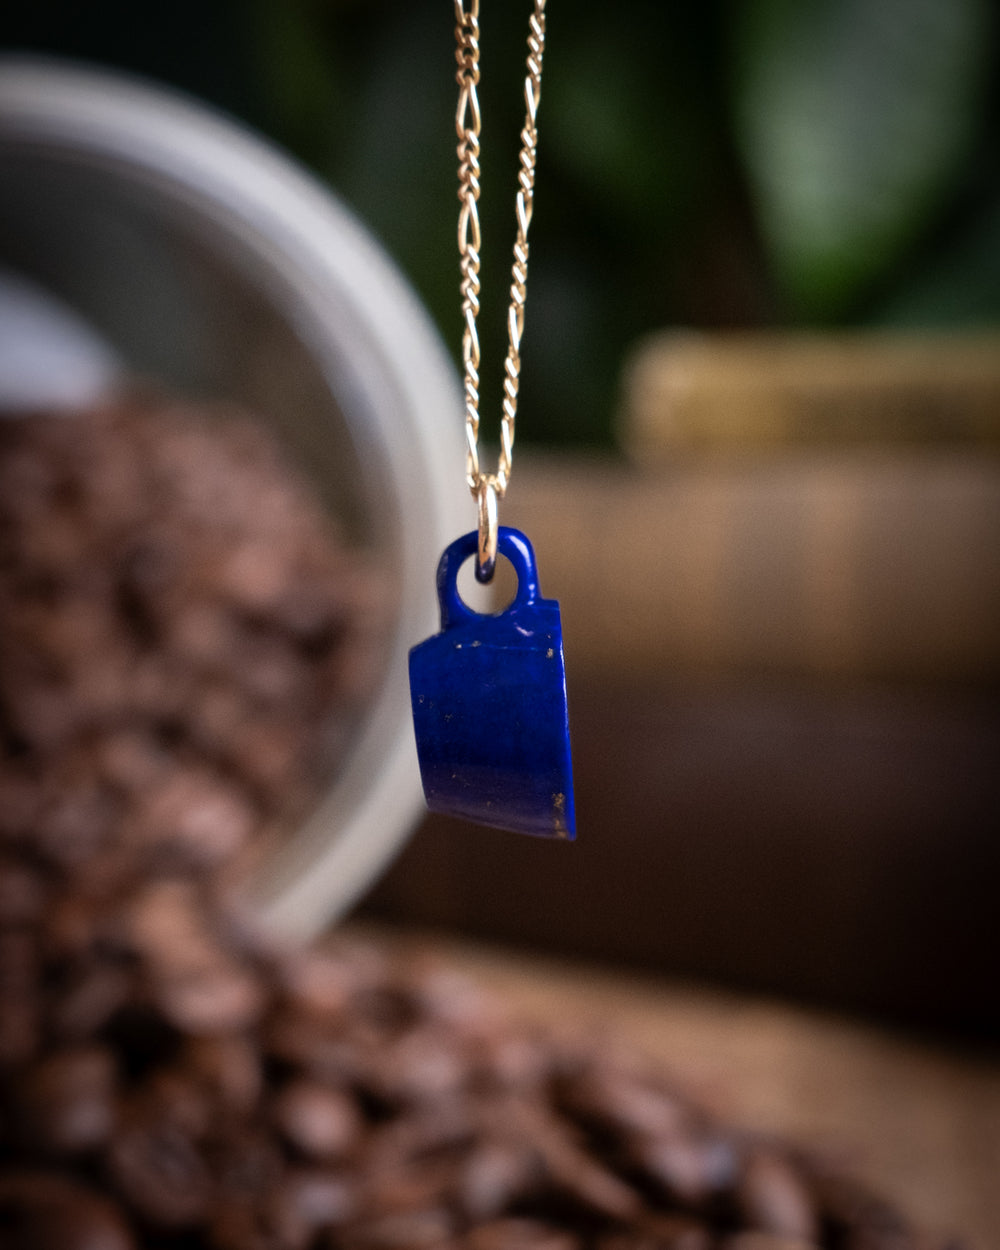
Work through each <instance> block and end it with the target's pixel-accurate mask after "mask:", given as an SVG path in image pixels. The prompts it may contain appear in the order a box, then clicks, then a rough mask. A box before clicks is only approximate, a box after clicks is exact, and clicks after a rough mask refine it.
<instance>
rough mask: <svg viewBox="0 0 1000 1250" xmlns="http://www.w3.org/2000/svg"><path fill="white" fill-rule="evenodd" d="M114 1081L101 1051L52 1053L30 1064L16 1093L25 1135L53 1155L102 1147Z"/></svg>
mask: <svg viewBox="0 0 1000 1250" xmlns="http://www.w3.org/2000/svg"><path fill="white" fill-rule="evenodd" d="M116 1079H117V1078H116V1071H115V1062H114V1056H113V1055H112V1054H111V1052H110V1051H109V1050H108V1049H107V1048H106V1047H99V1046H90V1047H81V1048H79V1049H76V1050H67V1051H62V1052H56V1053H55V1054H53V1055H50V1056H48V1058H46V1059H43V1060H41V1061H40V1062H38V1063H35V1064H33V1065H32V1067H31V1068H30V1069H29V1070H28V1071H27V1073H26V1074H25V1075H24V1077H23V1078H22V1081H21V1083H20V1085H19V1088H18V1090H17V1092H16V1098H17V1104H18V1108H19V1111H20V1118H21V1124H22V1127H23V1132H24V1134H25V1135H26V1137H27V1138H28V1139H29V1140H30V1141H32V1142H34V1143H37V1144H38V1145H40V1146H41V1147H42V1149H44V1150H46V1151H49V1152H52V1153H55V1154H73V1153H78V1152H81V1151H87V1150H93V1149H95V1148H96V1147H98V1146H101V1145H103V1144H104V1142H106V1141H107V1140H108V1138H109V1137H110V1136H111V1132H112V1130H113V1128H114V1124H115V1118H116V1108H115V1086H116Z"/></svg>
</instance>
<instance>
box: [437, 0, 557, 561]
mask: <svg viewBox="0 0 1000 1250" xmlns="http://www.w3.org/2000/svg"><path fill="white" fill-rule="evenodd" d="M455 20H456V26H455V40H456V49H455V60H456V61H457V63H458V72H457V74H456V79H457V82H458V86H459V96H458V108H457V110H456V113H455V129H456V132H457V135H458V199H459V205H460V208H459V214H458V252H459V259H460V268H461V275H462V277H461V286H460V290H461V295H462V315H463V318H464V321H465V325H464V329H463V334H462V360H463V365H464V373H465V437H466V481H467V482H468V486H469V489H470V491H471V492H472V494H473V496H474V497H475V498H476V499H477V501H478V505H479V530H480V535H479V537H480V549H479V566H478V568H477V575H478V576H479V577H480V580H483V581H488V580H489V578H490V577H491V576H492V572H493V563H494V561H495V558H496V528H497V525H496V501H497V499H502V498H503V496H504V494H505V493H506V490H507V485H508V483H509V481H510V473H511V460H512V456H513V449H514V423H515V419H516V417H517V396H518V384H519V379H520V373H521V335H522V334H523V332H524V304H525V298H526V287H527V281H528V227H529V225H530V224H531V214H532V207H533V201H534V189H535V157H536V152H537V147H538V130H537V125H536V119H537V114H538V102H539V99H540V96H541V85H542V56H543V54H544V51H545V0H534V11H533V12H532V14H531V18H530V20H529V28H528V57H527V71H528V72H527V76H526V78H525V80H524V100H525V110H526V111H525V118H524V127H523V129H522V130H521V151H520V158H519V163H520V168H519V171H518V191H517V200H516V214H517V235H516V238H515V240H514V262H513V266H512V268H511V285H510V305H509V307H508V310H507V356H506V360H505V362H504V380H503V414H502V420H501V426H500V454H499V460H498V464H497V470H496V472H495V473H486V472H484V471H483V468H482V465H481V463H480V456H479V366H480V348H479V332H478V330H477V326H476V319H477V316H478V314H479V291H480V281H479V268H480V254H481V249H482V233H481V230H480V225H479V209H478V202H479V194H480V182H479V179H480V166H479V153H480V142H479V140H480V132H481V125H482V118H481V114H480V108H479V96H478V93H477V90H476V89H477V86H478V84H479V78H480V70H479V0H455Z"/></svg>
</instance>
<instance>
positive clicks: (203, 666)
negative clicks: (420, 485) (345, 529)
mask: <svg viewBox="0 0 1000 1250" xmlns="http://www.w3.org/2000/svg"><path fill="white" fill-rule="evenodd" d="M385 600H386V593H385V582H384V579H380V578H379V577H378V575H377V573H376V571H375V570H374V569H373V568H372V567H371V565H370V562H368V561H366V560H364V559H362V558H361V557H360V556H359V555H358V554H357V553H355V552H354V551H352V550H350V549H349V547H348V546H347V544H346V543H345V542H344V541H342V540H341V539H340V538H339V536H338V535H337V533H336V532H335V531H334V530H333V528H332V524H331V521H330V519H329V517H328V516H327V515H325V513H324V512H323V510H322V509H321V508H320V506H319V505H318V503H317V502H316V501H315V499H314V496H313V493H312V492H311V491H310V490H309V489H307V488H306V486H305V484H304V483H303V482H302V481H300V480H299V479H298V478H297V477H296V475H295V474H293V473H292V472H291V470H290V468H289V466H288V465H287V464H286V463H285V461H284V459H283V457H282V454H281V452H280V451H279V449H278V448H277V446H276V444H275V442H274V441H273V439H271V438H270V437H269V435H268V434H267V433H266V432H265V430H264V428H263V426H262V425H261V424H260V423H259V422H255V421H253V420H251V419H249V418H247V417H245V416H241V415H238V414H234V413H229V412H226V411H224V410H222V409H219V410H214V409H209V408H199V409H197V410H191V409H190V408H185V407H183V406H181V405H179V404H177V403H171V402H169V401H164V400H156V399H148V400H145V401H141V400H134V401H131V402H119V403H117V404H113V405H109V406H108V407H106V408H104V409H101V410H97V411H93V412H87V413H81V414H76V415H73V416H46V415H38V416H25V417H18V418H6V417H5V418H3V419H0V812H3V813H7V814H10V816H9V818H10V819H15V817H14V815H13V814H14V813H19V815H18V816H17V817H16V819H18V820H20V822H21V823H22V824H23V823H25V822H27V823H28V824H30V825H31V826H32V827H33V828H34V829H35V830H36V832H37V836H38V837H39V838H40V839H42V840H47V841H49V842H51V843H52V845H53V846H54V847H56V848H58V853H60V854H62V855H64V856H69V857H73V856H77V857H83V856H87V855H90V854H92V853H94V852H96V851H97V849H98V847H99V845H100V844H101V842H102V839H104V838H106V837H107V836H108V834H109V831H111V830H114V831H115V837H116V839H117V840H118V841H119V842H127V843H128V844H129V845H130V846H131V847H132V848H133V849H134V850H135V851H136V853H137V854H140V855H141V856H142V858H143V860H144V861H145V862H147V863H148V862H149V861H150V860H151V859H154V858H157V857H163V856H170V857H174V858H176V857H177V856H181V857H182V858H186V859H188V860H190V861H191V862H192V863H194V862H197V864H199V865H200V866H202V867H205V868H218V867H219V866H220V865H221V864H223V863H226V864H230V863H232V861H233V860H234V858H236V857H238V856H239V855H240V854H241V853H242V852H244V851H246V850H247V847H248V845H249V844H250V843H251V841H252V840H253V839H257V840H258V842H259V841H260V840H261V839H262V838H263V837H264V835H266V834H269V833H272V832H273V831H275V830H276V829H277V828H278V827H279V826H281V825H282V824H283V823H285V824H287V823H288V822H290V821H294V819H295V818H296V816H298V815H301V813H302V811H303V810H304V809H305V808H306V807H307V805H308V804H309V802H310V801H311V800H312V799H314V798H315V794H316V789H317V787H318V786H319V785H320V784H321V782H322V779H323V778H324V777H329V776H331V775H332V774H333V771H334V768H335V765H336V760H337V757H338V752H339V751H340V750H342V749H343V747H344V745H345V744H346V743H347V741H348V740H349V735H350V730H351V726H352V724H354V723H355V718H356V716H357V714H358V712H359V709H360V708H361V707H362V706H363V703H364V701H365V698H366V697H367V696H368V695H369V693H370V691H371V688H372V685H373V683H374V682H375V681H376V680H377V677H378V672H377V666H378V663H379V657H380V655H381V654H383V653H384V638H385V627H386V621H387V619H388V611H387V607H388V605H387V604H386V602H385ZM2 818H3V817H0V819H2Z"/></svg>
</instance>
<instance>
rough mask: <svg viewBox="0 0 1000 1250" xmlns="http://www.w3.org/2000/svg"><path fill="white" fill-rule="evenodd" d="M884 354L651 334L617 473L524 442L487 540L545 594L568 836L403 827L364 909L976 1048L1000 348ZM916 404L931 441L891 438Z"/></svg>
mask: <svg viewBox="0 0 1000 1250" xmlns="http://www.w3.org/2000/svg"><path fill="white" fill-rule="evenodd" d="M883 346H884V347H885V352H884V353H883V355H882V356H881V357H880V354H879V350H878V349H879V340H877V339H871V338H863V339H859V338H857V337H856V336H849V337H848V338H845V339H844V340H842V341H836V342H833V343H827V344H826V345H825V346H824V345H822V344H817V342H816V340H815V339H812V338H802V339H798V340H788V339H784V338H783V339H780V340H773V339H764V340H762V341H760V342H756V343H755V342H753V341H749V340H747V339H746V338H745V337H744V336H741V337H740V338H738V339H736V340H731V339H721V340H703V341H699V342H698V343H697V347H696V351H695V356H696V357H697V360H696V362H695V363H696V364H697V368H695V367H694V363H693V362H692V354H691V349H692V343H691V340H690V339H686V338H673V337H668V338H667V339H659V340H653V341H651V342H650V343H649V344H647V345H645V346H644V347H643V348H642V352H643V353H645V354H644V355H640V356H639V357H637V358H636V359H635V360H634V361H633V362H632V363H631V364H630V366H629V368H628V370H627V373H626V379H627V381H626V389H625V395H624V402H623V424H624V426H625V431H624V435H623V441H624V442H625V443H626V445H628V446H629V447H631V448H632V449H633V450H635V449H640V450H639V451H638V456H639V459H640V460H641V463H638V464H637V463H635V462H633V463H631V464H628V463H625V462H623V461H620V460H613V459H612V458H607V459H586V458H577V459H574V460H571V461H569V462H568V461H567V458H566V457H565V456H564V455H559V456H555V457H553V458H551V459H548V458H542V457H538V456H536V457H532V458H530V460H529V456H528V455H527V454H526V453H525V452H524V450H523V449H522V450H521V453H520V456H519V460H518V465H517V468H516V480H515V483H514V486H513V488H512V491H511V494H510V498H509V502H508V503H507V504H505V507H504V517H503V519H504V521H505V522H507V523H510V524H514V525H518V526H520V527H522V528H523V529H525V530H526V531H527V532H528V533H529V534H530V536H531V537H532V540H533V542H534V544H535V547H536V550H537V552H538V557H539V567H540V571H541V576H542V586H543V590H544V593H546V594H547V595H551V596H554V597H557V598H559V599H560V601H561V603H562V611H563V623H564V632H565V640H566V654H567V672H568V679H569V695H570V718H571V728H572V732H573V738H574V752H575V770H576V786H577V807H578V818H579V840H578V842H577V844H576V845H575V846H573V847H567V846H564V845H552V844H548V843H544V842H533V841H531V840H524V839H519V838H516V837H513V836H508V835H504V834H500V833H496V832H495V831H490V830H482V829H476V828H472V827H468V828H466V827H462V826H460V825H456V824H454V823H452V822H447V821H444V820H428V821H427V823H426V825H425V827H424V828H423V829H422V830H421V831H420V833H419V834H418V835H417V836H416V837H415V838H414V839H413V841H412V842H411V844H410V846H409V847H408V848H407V849H406V851H405V852H404V853H403V855H402V857H401V858H400V860H399V861H398V862H397V864H396V865H395V867H394V868H393V869H391V870H390V872H389V873H388V874H387V875H386V877H385V879H384V880H383V881H382V882H381V883H380V884H379V886H378V887H377V888H376V889H375V891H374V892H373V894H372V895H371V896H370V898H369V899H368V900H367V903H366V908H367V909H368V910H369V912H371V913H374V914H379V915H382V916H392V917H394V918H405V919H410V920H414V921H418V922H420V923H421V924H423V925H428V924H430V925H437V926H445V927H448V928H452V929H457V930H460V931H463V932H467V933H475V934H477V935H481V936H489V937H498V938H502V939H504V940H507V941H511V942H515V943H519V944H531V945H537V946H541V947H544V948H546V949H548V950H552V951H561V952H566V953H571V954H586V955H588V956H590V957H595V958H598V959H607V960H616V961H626V962H629V963H633V964H641V965H645V966H649V967H654V968H656V969H658V970H660V971H664V972H668V973H671V974H675V975H676V974H680V975H687V976H695V977H701V978H708V979H712V980H715V981H717V982H722V983H726V984H729V985H734V986H738V987H744V988H753V989H758V990H764V991H768V992H775V993H780V994H785V995H793V996H797V997H800V998H803V999H808V1000H813V1001H816V1002H822V1003H825V1004H827V1005H832V1006H836V1007H842V1008H848V1009H854V1010H860V1011H865V1012H869V1013H874V1014H878V1015H883V1016H889V1017H894V1018H897V1019H900V1020H905V1021H908V1022H911V1023H916V1024H922V1025H930V1026H935V1027H944V1028H949V1029H958V1030H963V1031H966V1032H970V1033H974V1034H979V1035H982V1034H985V1033H989V1032H995V1031H997V1029H998V1026H1000V995H998V990H997V985H996V978H995V959H994V953H993V952H994V950H995V948H996V945H997V940H998V937H1000V932H998V925H997V921H996V918H995V917H996V911H997V908H996V905H995V897H994V896H995V890H996V885H995V883H996V881H997V880H998V877H1000V850H998V847H1000V838H998V832H997V831H998V830H1000V797H998V792H1000V786H998V781H997V778H998V773H1000V716H998V710H1000V700H998V697H997V694H998V676H1000V559H998V549H1000V458H998V457H997V450H998V447H1000V443H998V442H997V439H996V433H997V430H998V429H1000V336H993V337H992V338H990V337H988V336H987V337H982V338H979V339H977V340H975V341H974V342H970V341H967V340H957V341H954V342H952V341H948V340H945V341H941V340H934V341H927V340H921V341H920V342H915V343H913V342H911V343H903V344H900V342H899V341H898V340H895V339H894V340H887V341H886V342H885V343H883ZM949 351H951V353H952V354H949ZM824 352H825V357H824V360H825V363H823V365H822V368H820V367H819V365H818V364H817V363H816V361H817V353H819V355H820V356H823V355H824ZM797 353H798V354H797ZM754 361H756V365H755V367H756V368H757V371H758V372H757V376H756V380H754V371H753V369H751V368H750V364H751V363H753V362H754ZM810 361H812V362H813V363H812V365H811V366H810V364H809V362H810ZM906 361H909V362H910V364H909V367H907V366H906ZM928 361H930V362H931V363H932V365H933V368H932V369H931V370H930V372H928V369H927V367H926V366H927V362H928ZM776 362H777V363H776ZM838 362H839V369H840V373H839V374H838V371H837V367H835V366H837V364H838ZM915 362H920V365H919V367H917V365H916V364H915ZM811 370H812V371H813V372H815V374H816V377H817V379H818V381H817V391H818V398H817V396H816V395H814V396H813V398H814V399H816V403H815V405H814V407H813V409H812V410H813V411H814V412H815V413H818V414H819V416H817V417H816V418H815V420H812V421H810V420H809V419H807V417H806V416H805V414H806V413H807V412H808V411H809V410H810V408H809V406H810V403H811V400H810V392H809V389H808V386H807V385H806V383H807V381H808V377H809V375H810V371H811ZM658 371H659V372H658ZM932 376H933V378H934V379H936V380H935V381H934V382H933V386H932V388H931V389H932V391H933V403H932V404H931V403H930V401H928V405H925V406H924V407H923V408H922V407H921V405H920V404H919V403H918V402H917V399H916V398H915V396H917V395H918V394H919V393H920V387H919V386H918V385H917V383H918V382H920V379H921V378H923V379H924V382H923V383H921V385H924V384H926V385H930V382H929V381H928V379H930V378H931V377H932ZM698 377H701V379H702V382H701V383H700V387H701V389H700V390H699V389H698V387H697V386H696V385H695V382H696V381H697V378H698ZM866 377H867V378H868V379H869V380H870V383H871V386H870V388H868V389H866V386H865V379H866ZM657 378H659V381H657V380H656V379H657ZM678 378H680V379H681V380H683V386H681V385H680V382H679V381H678ZM838 378H839V379H840V381H839V383H838ZM915 378H916V380H917V381H916V382H915V381H914V379H915ZM671 379H672V380H671ZM727 379H728V380H727ZM894 379H895V381H894ZM736 381H739V387H737V388H735V389H734V386H735V382H736ZM894 385H895V386H896V388H897V391H896V393H897V399H898V397H899V395H904V396H907V397H908V398H907V399H906V402H905V403H904V402H903V401H902V399H899V402H897V403H896V404H895V412H896V416H895V417H894V418H893V420H892V421H886V422H885V423H884V424H883V427H882V429H881V430H879V429H874V428H872V422H869V423H868V424H867V425H866V424H865V422H864V421H862V420H861V416H860V414H861V413H863V412H865V411H869V412H871V411H877V410H878V406H877V405H875V404H874V400H873V394H872V392H873V391H875V392H877V394H878V396H879V397H880V402H882V403H884V404H888V405H889V407H890V408H892V407H893V399H892V395H893V386H894ZM681 392H683V393H684V394H685V395H686V396H687V398H686V399H685V400H684V403H686V404H687V405H688V408H687V411H688V416H687V417H686V418H685V419H684V420H683V421H679V420H678V418H677V415H676V410H675V411H674V415H673V417H672V418H671V419H670V420H669V421H666V418H665V417H664V420H665V421H666V423H665V424H664V425H663V429H664V430H666V431H668V433H667V434H664V435H663V437H661V438H657V436H656V433H655V432H656V429H657V420H656V411H657V410H656V406H655V405H656V401H655V396H656V395H657V394H659V395H660V397H661V401H662V398H663V396H667V397H670V396H673V397H674V398H673V399H672V400H671V401H670V402H672V403H676V396H677V394H678V393H681ZM739 393H743V394H746V395H751V396H756V398H755V399H754V400H753V403H749V401H748V405H747V407H746V409H745V410H744V411H743V413H742V414H741V415H739V416H738V417H737V419H736V420H735V422H734V424H733V426H732V427H730V426H729V425H727V424H726V420H725V417H726V412H727V411H728V410H729V409H730V407H731V405H732V403H733V402H734V399H733V397H734V395H738V394H739ZM767 395H770V396H771V400H770V401H769V402H768V403H765V402H764V401H763V399H762V398H761V397H762V396H763V397H766V396H767ZM838 395H839V399H836V396H838ZM831 396H832V397H834V398H833V399H831ZM852 396H853V397H854V398H851V397H852ZM651 397H653V398H651ZM713 405H715V407H713ZM754 405H757V411H758V412H759V413H760V414H761V415H760V416H759V417H758V418H757V419H756V422H753V421H749V420H748V416H747V414H748V412H750V411H751V410H753V408H754ZM931 409H933V410H934V411H937V412H939V413H946V412H948V413H952V414H953V422H952V434H951V436H950V437H946V435H947V427H946V424H944V423H943V418H942V420H941V421H938V422H937V423H936V424H933V423H932V424H933V431H934V432H933V436H929V435H928V436H925V435H927V431H928V430H929V429H930V428H931V425H929V424H928V422H927V420H926V419H923V424H922V425H921V423H920V422H919V421H917V422H914V421H910V422H909V424H907V423H906V422H905V421H903V420H902V419H901V417H900V414H904V415H905V413H906V412H907V411H912V412H921V411H922V412H924V413H925V414H926V412H927V411H930V410H931ZM782 412H783V413H785V415H786V418H787V419H784V420H783V421H779V420H778V416H779V415H780V414H781V413H782ZM791 412H797V413H798V414H799V415H798V416H797V417H795V418H794V419H791V418H788V417H787V414H789V413H791ZM838 413H839V414H840V415H839V417H838V415H837V414H838ZM661 415H663V413H662V412H661ZM838 423H839V424H838ZM762 425H764V426H766V429H762ZM684 430H687V432H688V433H687V434H686V435H684V436H682V435H681V433H680V431H684ZM692 430H696V431H700V433H697V436H695V434H692V433H691V431H692ZM712 431H714V434H713V433H711V432H712ZM838 431H839V433H838ZM921 431H923V433H921ZM710 434H711V436H709V435H710Z"/></svg>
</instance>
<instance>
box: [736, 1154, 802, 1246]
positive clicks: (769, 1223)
mask: <svg viewBox="0 0 1000 1250" xmlns="http://www.w3.org/2000/svg"><path fill="white" fill-rule="evenodd" d="M736 1200H737V1202H738V1204H739V1207H740V1211H741V1212H742V1214H743V1218H744V1219H745V1221H746V1223H747V1225H748V1227H750V1228H753V1229H759V1230H760V1231H761V1232H762V1233H773V1234H778V1235H781V1236H783V1237H789V1238H798V1239H799V1240H800V1241H804V1242H815V1241H816V1240H817V1239H818V1236H819V1233H818V1223H817V1219H816V1212H815V1209H814V1207H813V1202H812V1199H811V1197H810V1195H809V1191H808V1189H807V1187H806V1184H805V1182H804V1181H803V1179H802V1177H801V1175H799V1174H798V1173H797V1172H796V1170H795V1168H794V1167H793V1166H792V1164H791V1162H790V1161H789V1160H787V1159H785V1158H782V1156H781V1155H779V1154H776V1153H774V1152H773V1151H767V1150H755V1151H754V1152H752V1153H751V1154H750V1156H749V1157H748V1158H747V1159H746V1160H745V1161H744V1163H743V1169H742V1175H741V1176H740V1179H739V1183H738V1186H737V1190H736Z"/></svg>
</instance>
